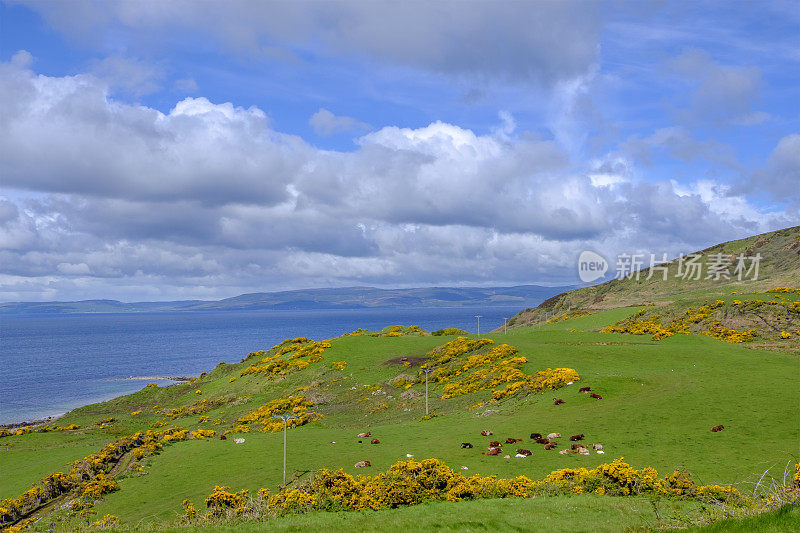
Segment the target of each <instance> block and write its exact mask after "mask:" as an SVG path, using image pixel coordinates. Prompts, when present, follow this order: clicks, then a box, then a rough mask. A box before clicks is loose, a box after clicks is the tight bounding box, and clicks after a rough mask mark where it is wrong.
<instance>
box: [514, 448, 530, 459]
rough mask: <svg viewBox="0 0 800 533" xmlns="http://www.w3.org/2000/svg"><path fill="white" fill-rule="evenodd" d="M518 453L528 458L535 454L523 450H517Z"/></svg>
mask: <svg viewBox="0 0 800 533" xmlns="http://www.w3.org/2000/svg"><path fill="white" fill-rule="evenodd" d="M517 453H518V454H519V455H524V456H525V457H528V456H529V455H533V452H531V451H530V450H523V449H522V448H517Z"/></svg>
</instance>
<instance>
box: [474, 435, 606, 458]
mask: <svg viewBox="0 0 800 533" xmlns="http://www.w3.org/2000/svg"><path fill="white" fill-rule="evenodd" d="M492 434H493V433H492V432H491V431H489V430H488V429H485V430H483V431H481V436H482V437H489V436H491V435H492ZM530 438H531V440H532V441H534V442H535V443H536V444H542V445H543V447H544V449H545V450H553V449H555V448H556V447H557V446H558V442H556V441H555V439H560V438H561V433H549V434H548V435H547V436H543V435H542V434H541V433H531V435H530ZM584 438H586V436H585V435H584V434H583V433H581V434H579V435H572V436H571V437H570V438H569V440H570V441H572V445H571V446H570V447H569V448H565V449H563V450H561V451H560V452H559V453H560V454H561V455H567V454H570V453H575V454H580V455H589V453H590V452H589V448H588V447H587V446H585V445H584V444H580V443H579V442H578V441H582V440H583V439H584ZM518 442H522V439H517V438H514V437H508V438H507V439H506V440H505V444H509V445H514V444H516V443H518ZM461 447H462V448H472V447H473V446H472V443H470V442H462V443H461ZM591 447H592V449H593V450H595V451H596V452H597V453H599V454H603V453H605V452H604V451H603V445H602V444H592V446H591ZM501 453H503V444H501V443H500V441H499V440H493V441H491V442H490V443H489V451H486V452H481V454H482V455H500V454H501ZM530 455H533V452H531V451H530V450H526V449H524V448H517V453H516V457H520V458H522V457H528V456H530ZM505 458H506V459H510V458H511V456H510V455H506V456H505Z"/></svg>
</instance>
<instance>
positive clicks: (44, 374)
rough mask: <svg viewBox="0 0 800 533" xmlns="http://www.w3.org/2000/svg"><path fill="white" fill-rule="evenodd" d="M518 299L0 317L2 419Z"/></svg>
mask: <svg viewBox="0 0 800 533" xmlns="http://www.w3.org/2000/svg"><path fill="white" fill-rule="evenodd" d="M519 310H520V308H519V307H479V308H476V307H449V308H442V307H437V308H407V309H386V308H370V309H346V310H345V309H337V310H297V311H294V310H255V311H231V310H226V311H210V312H195V311H191V312H190V311H183V312H152V313H144V312H143V313H87V314H57V315H56V314H27V315H23V314H20V315H0V424H10V423H17V422H23V421H30V420H41V419H46V418H47V417H56V416H59V415H61V414H64V413H66V412H68V411H70V410H72V409H74V408H76V407H80V406H83V405H87V404H91V403H95V402H100V401H105V400H109V399H111V398H114V397H117V396H121V395H124V394H129V393H132V392H135V391H137V390H139V389H141V388H142V387H143V386H145V385H146V384H147V383H153V382H155V383H158V384H159V386H163V385H168V384H171V383H174V381H172V380H170V379H166V378H170V377H184V376H196V375H198V374H200V373H201V372H208V371H210V370H212V369H213V368H214V367H215V366H216V365H217V364H219V363H220V362H226V363H236V362H239V361H241V360H242V359H243V358H244V357H245V356H246V355H247V354H248V353H250V352H253V351H257V350H261V349H268V348H270V347H272V346H274V345H275V344H277V343H279V342H281V341H282V340H284V339H286V338H293V337H308V338H311V339H315V340H323V339H330V338H333V337H338V336H339V335H342V334H343V333H347V332H350V331H353V330H355V329H358V328H364V329H369V330H379V329H381V328H383V327H385V326H390V325H394V324H404V325H417V326H421V327H423V328H425V329H427V330H429V331H434V330H437V329H441V328H446V327H456V328H461V329H464V330H466V331H469V332H471V333H475V332H477V328H478V320H477V319H476V318H475V315H481V318H480V329H481V331H482V332H487V331H490V330H492V329H494V328H497V327H499V326H501V325H502V324H503V318H504V317H510V316H512V315H514V314H515V313H517V312H518V311H519Z"/></svg>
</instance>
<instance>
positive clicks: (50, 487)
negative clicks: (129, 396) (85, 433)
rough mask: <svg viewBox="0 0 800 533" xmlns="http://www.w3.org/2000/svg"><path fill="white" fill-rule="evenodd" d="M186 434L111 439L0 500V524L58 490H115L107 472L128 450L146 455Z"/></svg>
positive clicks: (88, 494) (178, 430) (22, 514)
mask: <svg viewBox="0 0 800 533" xmlns="http://www.w3.org/2000/svg"><path fill="white" fill-rule="evenodd" d="M186 434H187V431H186V430H185V429H182V428H171V429H168V430H166V431H152V430H148V431H145V432H142V431H138V432H136V433H133V434H132V435H128V436H126V437H122V438H120V439H118V440H116V441H114V442H111V443H109V444H107V445H106V446H104V447H103V448H102V449H101V450H100V451H99V452H97V453H93V454H90V455H87V456H86V457H84V458H83V459H81V460H80V461H75V462H74V463H72V468H71V469H70V471H69V472H67V473H64V472H55V473H53V474H50V475H48V476H45V477H44V478H42V479H41V480H40V481H39V482H38V483H37V484H36V485H34V486H33V487H32V488H30V489H28V490H27V491H25V492H23V493H22V494H21V495H19V496H18V497H16V498H6V499H4V500H2V501H0V526H1V525H3V524H8V523H13V522H18V521H20V520H22V519H24V518H25V517H26V516H28V515H29V514H30V513H32V512H33V511H35V510H36V509H38V508H39V507H40V506H41V505H43V504H45V503H47V502H48V501H50V500H52V499H54V498H57V497H58V496H61V495H62V494H67V493H75V494H76V495H79V496H86V497H88V498H95V497H99V496H101V495H103V494H106V493H108V492H111V491H113V490H116V488H117V484H116V482H115V481H114V479H113V478H112V477H110V476H109V473H110V472H111V470H112V469H113V467H114V466H115V465H116V464H117V463H118V462H119V461H120V459H122V457H124V456H125V455H126V454H127V453H128V452H131V451H135V450H141V451H142V457H143V456H144V455H150V454H153V453H156V452H158V450H161V449H162V448H163V446H164V445H165V444H168V443H170V442H172V441H176V440H183V439H185V438H186ZM134 456H136V454H134ZM18 525H19V524H18Z"/></svg>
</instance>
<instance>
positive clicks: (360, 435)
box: [356, 431, 371, 439]
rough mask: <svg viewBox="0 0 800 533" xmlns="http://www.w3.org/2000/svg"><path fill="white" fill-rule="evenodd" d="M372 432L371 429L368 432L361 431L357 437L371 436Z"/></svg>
mask: <svg viewBox="0 0 800 533" xmlns="http://www.w3.org/2000/svg"><path fill="white" fill-rule="evenodd" d="M370 433H371V432H369V431H367V432H366V433H359V434H358V435H356V437H358V438H359V439H364V438H366V437H369V435H370Z"/></svg>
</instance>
